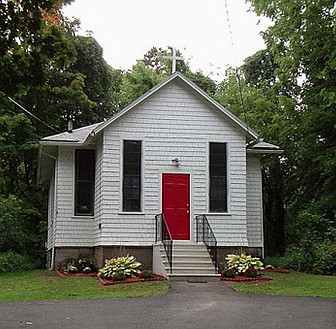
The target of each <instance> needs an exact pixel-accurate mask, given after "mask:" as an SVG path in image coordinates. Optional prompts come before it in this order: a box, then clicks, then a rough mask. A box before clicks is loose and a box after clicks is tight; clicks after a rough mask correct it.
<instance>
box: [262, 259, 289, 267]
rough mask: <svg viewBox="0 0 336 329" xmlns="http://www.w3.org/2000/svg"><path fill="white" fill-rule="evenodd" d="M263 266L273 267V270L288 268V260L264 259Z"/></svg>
mask: <svg viewBox="0 0 336 329" xmlns="http://www.w3.org/2000/svg"><path fill="white" fill-rule="evenodd" d="M264 264H267V266H269V265H270V266H273V268H286V267H287V266H288V259H287V257H265V259H264ZM267 266H266V267H267Z"/></svg>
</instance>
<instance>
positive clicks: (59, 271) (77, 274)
mask: <svg viewBox="0 0 336 329" xmlns="http://www.w3.org/2000/svg"><path fill="white" fill-rule="evenodd" d="M56 273H57V274H58V275H59V276H60V277H61V278H65V277H68V276H91V277H96V276H97V275H98V273H97V272H92V273H69V274H68V273H64V271H63V269H58V270H56Z"/></svg>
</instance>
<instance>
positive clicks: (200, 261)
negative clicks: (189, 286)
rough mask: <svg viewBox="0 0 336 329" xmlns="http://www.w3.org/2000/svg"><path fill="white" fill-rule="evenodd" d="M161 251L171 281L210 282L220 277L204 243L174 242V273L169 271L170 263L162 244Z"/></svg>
mask: <svg viewBox="0 0 336 329" xmlns="http://www.w3.org/2000/svg"><path fill="white" fill-rule="evenodd" d="M159 252H160V256H161V257H160V258H161V260H162V263H163V267H164V270H165V272H166V276H167V277H168V278H169V279H170V280H171V281H195V282H197V281H198V282H208V281H219V279H220V275H219V274H218V271H217V270H216V269H215V267H214V264H213V262H212V260H211V257H210V255H209V253H208V250H207V248H206V246H205V245H204V244H203V243H202V244H195V243H175V242H174V243H173V267H172V273H169V272H170V268H169V263H168V260H167V256H166V252H165V250H164V247H163V245H162V244H161V245H160V247H159Z"/></svg>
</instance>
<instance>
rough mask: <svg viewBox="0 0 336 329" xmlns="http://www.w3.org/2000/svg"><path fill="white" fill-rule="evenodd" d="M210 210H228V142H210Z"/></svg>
mask: <svg viewBox="0 0 336 329" xmlns="http://www.w3.org/2000/svg"><path fill="white" fill-rule="evenodd" d="M209 162H210V163H209V170H210V172H209V176H210V189H209V200H210V212H227V166H226V143H210V156H209Z"/></svg>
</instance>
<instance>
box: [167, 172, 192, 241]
mask: <svg viewBox="0 0 336 329" xmlns="http://www.w3.org/2000/svg"><path fill="white" fill-rule="evenodd" d="M162 186H163V188H162V212H163V213H164V215H165V217H166V220H167V223H168V226H169V230H170V233H171V235H172V238H173V240H190V176H189V175H188V174H163V175H162Z"/></svg>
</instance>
